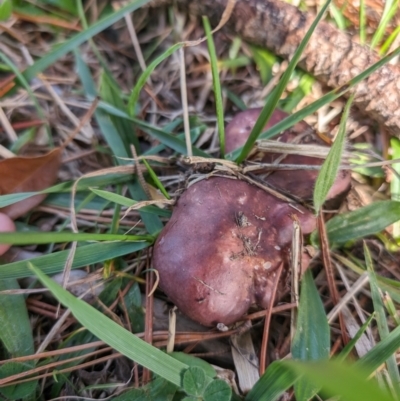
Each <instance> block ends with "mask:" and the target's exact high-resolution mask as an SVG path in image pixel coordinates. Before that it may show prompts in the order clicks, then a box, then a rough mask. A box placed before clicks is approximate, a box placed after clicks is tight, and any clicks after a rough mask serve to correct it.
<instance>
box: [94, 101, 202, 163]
mask: <svg viewBox="0 0 400 401" xmlns="http://www.w3.org/2000/svg"><path fill="white" fill-rule="evenodd" d="M98 107H99V108H101V109H103V110H104V111H106V112H107V113H109V114H110V115H115V116H119V117H121V118H126V119H128V120H130V121H132V122H133V123H134V124H136V125H137V126H138V127H139V128H141V129H142V130H143V131H145V132H146V133H147V134H149V135H150V136H151V137H153V138H155V139H157V140H159V141H160V142H161V143H163V144H164V145H166V146H168V147H169V148H171V149H173V150H175V151H176V152H178V153H180V154H186V153H187V152H186V143H185V141H183V140H181V139H179V138H177V137H176V136H174V135H171V134H170V133H169V132H166V131H163V130H161V129H159V128H157V127H153V126H152V125H151V124H148V123H146V122H145V121H141V120H139V119H137V118H134V117H130V116H129V115H128V114H126V113H125V112H123V111H122V110H119V109H117V108H115V107H113V106H112V105H110V104H107V103H105V102H99V105H98ZM192 150H193V154H194V155H195V156H202V157H210V155H209V154H208V153H206V152H203V151H202V150H200V149H197V148H195V147H193V149H192Z"/></svg>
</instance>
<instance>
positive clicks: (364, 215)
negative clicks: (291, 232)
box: [311, 200, 400, 245]
mask: <svg viewBox="0 0 400 401" xmlns="http://www.w3.org/2000/svg"><path fill="white" fill-rule="evenodd" d="M398 220H400V202H395V201H390V200H386V201H377V202H374V203H372V204H371V205H368V206H364V207H362V208H360V209H357V210H355V211H353V212H349V213H343V214H340V215H337V216H335V217H334V218H333V219H331V220H329V221H328V222H327V223H326V229H327V232H328V238H329V243H330V244H331V245H340V244H345V243H346V242H347V241H352V240H356V239H359V238H363V237H366V236H368V235H372V234H376V233H379V232H380V231H382V230H384V229H385V228H386V227H388V226H390V225H391V224H393V223H394V222H396V221H398ZM317 238H318V235H317V233H316V232H313V233H312V234H311V241H312V242H313V243H314V244H317Z"/></svg>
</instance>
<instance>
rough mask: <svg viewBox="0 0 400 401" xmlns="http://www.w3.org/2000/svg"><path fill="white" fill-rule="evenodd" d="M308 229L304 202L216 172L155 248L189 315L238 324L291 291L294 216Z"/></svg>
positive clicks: (164, 285) (168, 287) (192, 194)
mask: <svg viewBox="0 0 400 401" xmlns="http://www.w3.org/2000/svg"><path fill="white" fill-rule="evenodd" d="M294 219H296V220H298V221H299V223H300V225H301V227H302V231H303V233H305V234H307V233H310V232H311V231H313V230H314V229H315V218H314V216H313V215H312V214H311V213H310V212H309V211H308V210H307V209H305V208H303V207H302V206H299V205H296V207H295V208H293V207H292V205H290V204H289V203H286V202H284V201H282V200H281V199H278V198H276V197H275V196H273V195H270V194H269V193H267V192H266V191H264V190H263V189H260V188H258V187H256V186H254V185H251V184H249V183H247V182H245V181H240V180H236V179H230V178H224V177H213V178H209V179H204V180H202V181H200V182H197V183H195V184H193V185H192V186H191V187H189V189H188V190H186V191H185V192H184V193H183V195H182V196H181V197H180V199H179V200H178V202H177V205H176V206H175V208H174V211H173V214H172V216H171V219H170V220H169V222H168V223H167V225H166V226H165V228H164V229H163V231H162V232H161V234H160V235H159V237H158V239H157V242H156V244H155V246H154V253H153V256H154V259H153V262H154V267H155V268H156V269H157V270H158V272H159V275H160V287H161V289H162V290H163V291H164V292H165V293H166V294H167V295H168V297H169V299H170V300H171V301H172V302H174V303H175V305H176V306H177V307H178V308H179V309H180V310H181V311H182V312H183V313H184V314H186V315H187V316H188V317H190V318H191V319H193V320H195V321H197V322H199V323H201V324H202V325H204V326H215V325H217V324H218V323H222V324H225V325H230V324H232V323H234V322H236V321H238V320H239V319H240V318H242V317H243V316H244V315H245V314H246V312H247V311H248V309H249V308H250V306H251V305H253V304H257V305H259V306H261V307H262V308H267V307H269V306H270V304H271V302H272V299H271V297H272V295H271V294H272V288H273V286H274V282H275V280H276V272H277V269H278V268H279V267H280V265H281V264H282V263H283V266H284V269H283V277H281V279H280V282H279V286H278V298H279V296H280V294H282V293H283V292H284V291H285V285H286V282H287V280H286V279H285V277H286V276H287V274H288V261H289V248H290V243H291V238H292V232H293V220H294Z"/></svg>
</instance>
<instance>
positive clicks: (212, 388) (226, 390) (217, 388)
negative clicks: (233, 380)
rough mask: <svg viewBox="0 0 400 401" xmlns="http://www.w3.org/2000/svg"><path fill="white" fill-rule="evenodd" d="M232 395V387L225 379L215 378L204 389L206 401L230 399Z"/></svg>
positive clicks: (225, 400)
mask: <svg viewBox="0 0 400 401" xmlns="http://www.w3.org/2000/svg"><path fill="white" fill-rule="evenodd" d="M231 396H232V389H231V388H230V387H229V385H228V383H226V382H224V381H223V380H220V379H216V380H213V381H212V382H211V383H210V384H209V385H208V386H207V387H206V390H205V391H204V395H203V397H204V401H229V400H230V399H231Z"/></svg>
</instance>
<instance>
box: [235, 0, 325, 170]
mask: <svg viewBox="0 0 400 401" xmlns="http://www.w3.org/2000/svg"><path fill="white" fill-rule="evenodd" d="M330 3H331V0H327V1H326V3H325V4H324V6H323V7H322V8H321V10H320V12H319V13H318V15H317V16H316V18H315V20H314V21H313V23H312V24H311V26H310V28H309V29H308V31H307V33H306V34H305V35H304V38H303V39H302V41H301V43H300V45H299V47H298V48H297V50H296V52H295V53H294V55H293V57H292V59H291V60H290V63H289V65H288V67H287V69H286V71H285V73H284V74H283V76H282V78H281V79H280V81H279V84H278V85H277V86H276V88H275V89H274V90H273V92H272V93H271V95H270V96H269V97H268V99H267V101H266V103H265V105H264V107H263V109H262V111H261V114H260V117H259V118H258V120H257V122H256V124H255V125H254V127H253V129H252V130H251V133H250V135H249V138H248V139H247V141H246V143H245V144H244V146H243V149H242V151H241V153H240V155H239V157H238V158H237V159H236V162H237V163H242V162H243V161H244V160H245V159H246V157H247V155H248V154H249V153H250V151H251V149H252V148H253V145H254V143H255V142H256V140H257V138H258V137H259V136H260V133H261V132H262V130H263V128H264V127H265V124H267V123H268V121H269V119H270V118H271V116H272V113H273V111H274V109H275V107H276V105H277V103H278V101H279V99H280V97H281V95H282V93H283V91H284V90H285V88H286V85H287V84H288V82H289V80H290V77H291V75H292V73H293V71H294V69H295V68H296V65H297V63H298V61H299V60H300V57H301V55H302V53H303V51H304V49H305V47H306V46H307V43H308V41H309V40H310V37H311V35H312V34H313V32H314V31H315V28H316V27H317V24H318V23H319V21H320V20H321V19H322V17H323V15H324V14H325V11H326V10H327V8H328V7H329V4H330Z"/></svg>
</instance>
